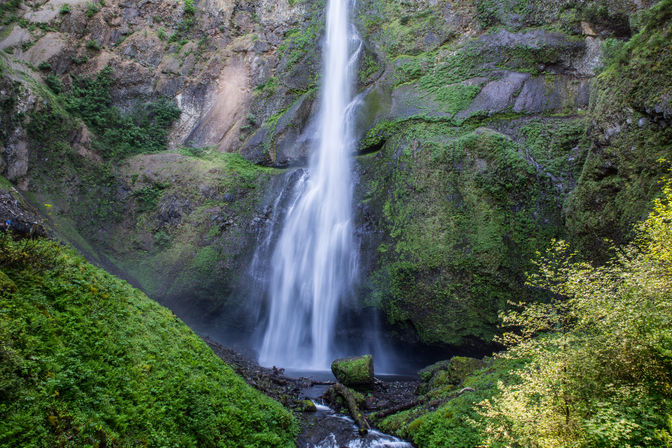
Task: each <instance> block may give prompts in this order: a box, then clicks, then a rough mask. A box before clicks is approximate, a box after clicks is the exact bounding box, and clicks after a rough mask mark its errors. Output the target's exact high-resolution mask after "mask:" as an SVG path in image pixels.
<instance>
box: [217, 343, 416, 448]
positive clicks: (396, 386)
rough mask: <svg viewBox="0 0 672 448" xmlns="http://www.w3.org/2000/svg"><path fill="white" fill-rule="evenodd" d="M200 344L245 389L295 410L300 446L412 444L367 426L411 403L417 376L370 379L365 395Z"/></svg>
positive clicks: (325, 378)
mask: <svg viewBox="0 0 672 448" xmlns="http://www.w3.org/2000/svg"><path fill="white" fill-rule="evenodd" d="M205 341H206V342H207V343H208V345H210V347H211V348H212V349H213V351H214V352H215V353H216V354H217V355H218V356H219V357H220V358H222V359H223V360H224V361H225V362H226V363H227V364H228V365H230V366H231V367H232V368H233V369H234V370H235V371H236V372H237V373H238V374H239V375H241V376H242V377H243V378H244V379H245V381H246V382H247V383H248V384H249V385H251V386H252V387H254V388H256V389H258V390H260V391H261V392H263V393H265V394H267V395H269V396H271V397H273V398H274V399H276V400H278V401H280V402H281V403H282V404H283V405H284V406H286V407H288V408H291V409H294V410H295V411H296V413H297V415H298V416H299V417H300V418H301V424H302V429H301V433H300V434H299V437H298V440H297V445H298V446H299V447H300V448H337V447H348V448H377V447H380V448H383V447H389V448H395V447H399V448H401V447H409V448H410V447H412V446H413V445H411V444H410V443H409V442H406V441H403V440H401V439H399V438H396V437H394V436H391V435H387V434H384V433H382V432H380V431H378V430H376V429H375V424H374V423H372V422H373V421H375V418H376V414H378V415H379V416H380V415H389V414H390V413H393V412H395V411H397V410H401V409H404V408H405V406H410V405H411V404H413V403H416V402H417V396H416V391H417V390H418V386H419V385H420V380H419V379H418V378H414V377H396V376H389V375H387V376H382V377H376V378H375V381H374V383H373V384H372V385H371V387H370V388H369V389H368V390H367V391H366V393H360V392H357V391H355V390H352V389H349V388H347V387H345V386H343V385H342V384H341V383H338V382H337V381H335V380H334V378H333V376H332V375H331V373H330V372H287V373H286V372H285V371H284V369H278V368H271V369H269V368H265V367H262V366H260V365H259V364H257V363H256V362H254V361H252V360H250V359H248V358H246V357H245V356H243V355H241V354H239V353H237V352H235V351H234V350H231V349H229V348H227V347H224V346H223V345H221V344H219V343H217V342H216V341H214V340H212V339H210V338H208V337H206V338H205ZM339 386H340V388H342V389H344V390H347V391H348V392H346V393H347V394H349V395H350V396H349V397H348V398H350V399H352V400H354V403H355V404H356V406H357V410H358V411H359V413H360V418H361V419H362V420H361V421H357V422H356V421H355V419H353V416H352V415H351V414H352V413H353V412H352V410H351V409H349V407H348V403H347V402H348V400H346V399H345V397H344V396H342V395H341V394H339V393H338V390H339ZM355 418H357V416H355ZM363 425H364V428H363Z"/></svg>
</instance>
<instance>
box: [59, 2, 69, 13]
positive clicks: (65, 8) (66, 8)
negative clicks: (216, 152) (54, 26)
mask: <svg viewBox="0 0 672 448" xmlns="http://www.w3.org/2000/svg"><path fill="white" fill-rule="evenodd" d="M70 11H71V9H70V5H68V4H67V3H66V4H64V5H61V9H59V10H58V12H59V14H62V15H64V14H69V13H70Z"/></svg>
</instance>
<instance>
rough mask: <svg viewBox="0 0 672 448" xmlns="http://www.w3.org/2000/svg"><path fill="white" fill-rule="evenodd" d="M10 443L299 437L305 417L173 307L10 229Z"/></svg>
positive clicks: (197, 442) (256, 441)
mask: <svg viewBox="0 0 672 448" xmlns="http://www.w3.org/2000/svg"><path fill="white" fill-rule="evenodd" d="M0 269H1V271H0V445H1V446H22V447H33V446H35V447H38V446H184V447H195V446H218V447H240V446H246V447H281V446H282V447H289V446H294V444H293V438H294V436H295V434H296V432H297V425H296V422H295V420H294V418H293V417H292V415H291V413H290V412H288V411H286V410H284V409H283V408H282V406H280V404H279V403H276V402H274V401H272V400H271V399H270V398H268V397H265V396H263V395H262V394H261V393H259V392H257V391H255V390H253V389H251V388H250V387H249V386H247V385H246V384H245V383H244V382H243V381H242V379H241V378H239V377H238V376H237V375H235V373H234V372H233V371H232V370H231V369H230V368H229V367H228V366H226V365H225V364H224V363H223V362H222V361H221V360H220V359H219V358H217V357H216V356H215V354H214V353H212V351H211V350H210V348H208V346H207V345H206V344H205V343H204V342H203V341H202V340H201V339H200V338H198V337H197V336H196V335H195V334H194V333H193V332H191V330H189V329H188V328H187V326H186V325H184V323H182V322H181V321H180V320H179V319H177V318H176V317H175V315H173V314H172V313H171V312H170V311H169V310H167V309H166V308H163V307H161V306H160V305H158V304H156V303H154V302H152V301H151V300H150V299H149V298H147V296H145V295H144V294H142V293H141V292H140V291H138V290H136V289H134V288H132V287H130V286H129V285H128V284H127V283H125V282H123V281H121V280H119V279H117V278H115V277H113V276H111V275H109V274H107V273H105V272H104V271H102V270H101V269H98V268H96V267H94V266H92V265H90V264H88V263H87V262H86V261H84V259H82V258H81V257H80V256H78V255H76V254H75V253H74V252H73V251H72V250H71V249H68V248H65V247H63V246H61V245H59V244H58V243H55V242H52V241H47V240H21V241H17V240H13V239H12V238H11V237H9V236H8V235H7V234H4V233H2V234H0Z"/></svg>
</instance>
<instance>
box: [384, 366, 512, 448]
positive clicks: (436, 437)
mask: <svg viewBox="0 0 672 448" xmlns="http://www.w3.org/2000/svg"><path fill="white" fill-rule="evenodd" d="M487 364H488V365H487V366H486V367H484V368H482V369H479V370H477V371H475V372H473V373H470V374H469V375H467V376H466V378H464V379H463V380H462V381H460V382H459V384H442V385H437V386H435V387H431V386H430V387H429V388H428V389H427V390H426V391H425V393H424V395H422V396H421V397H420V399H421V400H424V404H422V405H419V406H417V407H415V408H412V409H409V410H407V411H403V412H399V413H397V414H394V415H392V416H389V417H387V418H385V419H384V420H383V421H382V422H380V427H381V428H382V429H383V430H384V431H387V432H389V433H392V434H396V435H397V436H399V437H403V438H406V439H407V440H410V441H411V442H413V444H415V446H418V447H420V448H473V447H475V446H482V444H483V443H484V442H485V441H486V439H487V434H486V432H485V431H484V425H483V422H484V418H483V416H481V415H480V414H479V409H480V406H479V403H481V402H483V401H484V400H486V399H491V398H493V397H494V396H497V394H498V393H499V389H498V384H510V383H515V382H517V381H518V379H517V378H516V376H515V374H514V372H515V370H516V369H518V368H520V367H522V366H523V365H524V361H511V360H503V359H496V360H492V359H491V360H488V361H487ZM500 382H501V383H500ZM464 388H471V389H473V390H468V391H465V392H463V393H459V392H460V391H461V390H462V389H464ZM430 403H431V404H430Z"/></svg>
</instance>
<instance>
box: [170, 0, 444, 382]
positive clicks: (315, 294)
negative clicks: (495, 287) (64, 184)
mask: <svg viewBox="0 0 672 448" xmlns="http://www.w3.org/2000/svg"><path fill="white" fill-rule="evenodd" d="M350 6H351V5H350V0H330V1H329V4H328V8H327V22H326V36H325V39H324V44H323V49H324V51H323V61H324V74H323V76H322V82H323V84H322V86H321V96H320V99H319V113H318V114H317V116H316V117H314V119H313V120H314V121H313V122H312V123H311V125H310V126H308V127H307V129H308V131H307V132H306V133H305V134H304V135H303V136H302V140H303V141H299V142H297V143H296V144H297V145H298V144H303V143H306V142H307V144H308V145H309V147H310V148H311V156H310V160H309V164H308V167H307V168H295V169H291V170H288V171H287V172H286V173H285V174H284V175H281V176H277V177H276V178H275V179H274V180H273V182H272V185H271V188H270V189H269V191H268V192H267V198H266V210H267V211H266V219H265V220H264V221H265V224H264V225H262V226H260V229H259V231H258V234H257V235H256V250H255V251H254V252H253V254H252V257H251V261H250V264H249V269H248V271H247V273H246V275H244V276H243V279H242V281H241V284H240V285H239V287H238V288H236V292H234V293H233V296H234V297H235V296H236V295H237V296H238V297H240V298H241V300H240V303H241V306H240V307H238V309H237V310H236V311H235V312H233V313H231V312H230V311H231V308H230V307H229V310H228V311H229V315H227V316H220V317H219V319H217V318H214V319H210V320H209V321H208V319H207V318H203V316H201V318H198V317H196V316H195V315H193V314H192V313H191V312H190V313H188V314H192V315H193V317H194V318H189V317H187V316H185V315H184V314H183V313H178V314H180V315H181V317H183V318H184V319H185V321H187V323H189V325H190V326H192V328H194V329H195V330H196V331H198V332H199V333H201V334H202V335H204V336H211V337H213V338H214V339H215V340H217V341H218V342H220V343H223V344H225V345H229V346H232V347H233V348H234V349H237V350H239V351H243V352H246V354H247V355H248V356H250V355H253V356H255V357H258V360H259V362H260V364H261V365H263V366H267V367H271V366H277V367H281V368H287V369H288V370H295V371H296V370H299V371H306V370H310V371H316V370H328V369H329V366H330V364H331V361H332V360H334V359H335V358H339V357H344V356H354V355H361V354H366V353H371V354H373V357H374V363H375V369H376V372H377V373H403V374H407V373H413V372H415V370H417V368H419V367H421V366H423V365H426V364H428V363H429V362H432V361H434V360H438V359H445V358H446V357H447V355H449V354H447V353H445V352H443V353H437V352H436V351H434V350H432V349H431V348H421V347H420V346H419V345H418V344H405V345H404V344H400V343H399V341H398V340H394V339H392V340H390V339H389V338H383V337H381V334H383V333H385V334H390V332H389V331H384V329H383V326H384V322H383V319H381V318H380V313H379V312H378V311H377V310H374V309H370V308H369V309H362V308H361V305H360V303H361V299H362V295H363V293H362V291H363V288H361V285H358V283H357V281H358V279H359V278H360V276H359V274H360V272H359V271H360V266H359V251H360V238H366V237H367V236H366V234H365V232H364V233H363V232H362V231H361V229H360V228H359V227H357V226H356V225H355V222H354V220H355V219H354V217H353V183H354V181H356V179H354V175H353V160H352V159H353V154H354V151H355V143H356V138H355V135H356V134H355V129H354V127H355V126H354V123H355V120H356V114H357V108H358V106H359V104H360V103H361V97H362V96H363V94H362V95H360V96H353V95H352V90H353V86H354V81H353V74H354V73H356V70H355V69H356V66H357V61H358V57H359V53H360V50H361V47H362V41H361V40H360V38H359V36H358V34H357V31H356V29H355V27H354V25H352V24H351V23H350V22H349V20H348V19H349V17H348V16H349V14H350ZM229 295H231V294H229ZM176 312H177V311H176ZM385 330H389V328H388V329H385ZM250 349H251V350H250ZM251 352H254V353H251Z"/></svg>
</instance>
